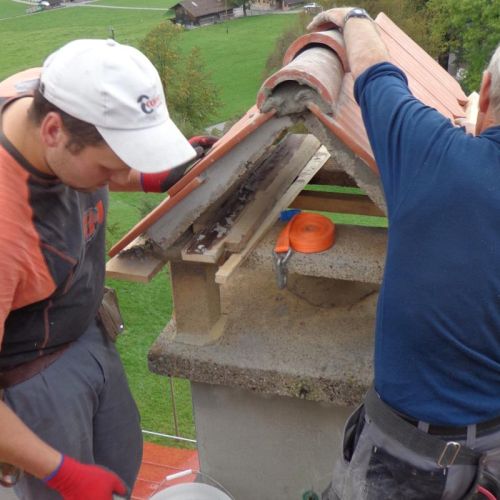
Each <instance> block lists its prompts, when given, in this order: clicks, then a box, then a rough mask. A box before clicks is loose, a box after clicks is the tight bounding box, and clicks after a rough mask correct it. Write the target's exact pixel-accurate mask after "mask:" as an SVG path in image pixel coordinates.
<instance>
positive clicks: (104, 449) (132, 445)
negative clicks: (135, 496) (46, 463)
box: [4, 323, 142, 500]
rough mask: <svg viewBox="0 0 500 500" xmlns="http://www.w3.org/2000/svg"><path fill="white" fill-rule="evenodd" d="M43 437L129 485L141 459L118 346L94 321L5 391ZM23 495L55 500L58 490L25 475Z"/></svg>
mask: <svg viewBox="0 0 500 500" xmlns="http://www.w3.org/2000/svg"><path fill="white" fill-rule="evenodd" d="M4 400H5V402H6V404H7V405H8V406H10V408H12V410H13V411H14V412H15V413H16V414H17V415H18V416H19V418H20V419H21V420H23V422H24V423H25V424H26V425H27V426H28V427H29V428H30V429H31V430H32V431H33V432H34V433H35V434H36V435H37V436H39V437H40V438H41V439H43V440H44V441H46V442H47V443H49V444H50V445H51V446H53V447H54V448H56V449H57V450H59V451H60V452H61V453H64V454H66V455H69V456H71V457H73V458H75V459H77V460H79V461H81V462H84V463H87V464H94V463H95V464H98V465H102V466H104V467H107V468H108V469H110V470H112V471H113V472H115V473H116V474H118V476H120V478H121V479H122V480H123V481H124V482H125V484H126V485H127V486H128V488H129V489H130V490H131V489H132V487H133V485H134V482H135V479H136V477H137V474H138V471H139V467H140V464H141V459H142V434H141V428H140V419H139V414H138V411H137V407H136V405H135V402H134V400H133V399H132V395H131V394H130V390H129V387H128V384H127V379H126V377H125V373H124V371H123V366H122V363H121V360H120V358H119V355H118V353H117V351H116V348H115V345H114V344H113V343H112V342H110V341H109V340H108V339H107V338H106V337H105V336H104V334H103V333H102V332H101V330H100V328H99V327H98V326H97V325H96V324H95V323H94V324H93V325H92V326H91V327H90V328H89V329H88V330H87V331H86V332H85V334H84V335H82V337H80V338H79V339H78V340H77V341H76V342H74V343H73V344H72V345H71V346H70V347H69V348H68V349H67V350H66V351H65V352H64V353H63V354H62V355H61V357H59V358H58V359H57V360H56V361H55V362H54V363H52V364H51V365H50V366H49V367H47V368H46V369H45V370H43V371H42V372H40V373H39V374H38V375H35V376H34V377H32V378H31V379H29V380H26V381H25V382H22V383H20V384H17V385H15V386H13V387H11V388H9V389H6V390H5V392H4ZM15 492H16V494H17V495H18V497H19V498H22V499H23V500H55V499H59V498H61V497H60V495H59V494H58V493H56V492H55V491H54V490H52V489H50V488H48V487H47V486H45V484H44V483H43V482H42V481H40V480H38V479H36V478H35V477H33V476H31V475H29V474H22V475H21V478H20V480H19V482H18V484H17V486H16V487H15Z"/></svg>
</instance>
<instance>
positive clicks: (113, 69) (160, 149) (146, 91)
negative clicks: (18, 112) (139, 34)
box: [40, 40, 196, 173]
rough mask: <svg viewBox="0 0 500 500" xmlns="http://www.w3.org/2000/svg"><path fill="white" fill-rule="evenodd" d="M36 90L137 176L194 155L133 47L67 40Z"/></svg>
mask: <svg viewBox="0 0 500 500" xmlns="http://www.w3.org/2000/svg"><path fill="white" fill-rule="evenodd" d="M40 92H41V93H42V95H43V96H44V97H45V98H46V99H47V100H48V101H49V102H51V103H52V104H54V105H55V106H57V107H58V108H59V109H61V110H62V111H64V112H66V113H68V114H69V115H71V116H73V117H74V118H78V119H79V120H83V121H85V122H87V123H90V124H92V125H94V126H95V127H96V128H97V130H98V131H99V132H100V134H101V135H102V137H103V138H104V140H105V141H106V143H107V144H108V145H109V147H110V148H111V149H112V150H113V151H114V153H115V154H116V155H117V156H118V157H119V158H120V159H121V160H123V161H124V162H125V163H126V164H127V165H128V166H130V167H132V168H134V169H136V170H139V171H140V172H146V173H153V172H161V171H164V170H169V169H171V168H174V167H177V166H179V165H182V164H184V163H187V162H189V161H190V160H192V159H193V158H194V157H195V155H196V152H195V150H194V149H193V147H192V146H191V145H190V144H189V142H188V141H187V139H186V138H185V137H184V135H183V134H182V133H181V132H180V130H179V129H178V128H177V126H176V125H175V123H174V122H173V121H172V120H171V119H170V116H169V114H168V110H167V104H166V100H165V94H164V92H163V87H162V84H161V81H160V77H159V75H158V72H157V71H156V69H155V67H154V66H153V64H152V63H151V62H150V61H149V59H148V58H147V57H146V56H145V55H144V54H142V53H141V52H139V51H138V50H137V49H135V48H133V47H129V46H127V45H121V44H119V43H117V42H116V41H114V40H75V41H73V42H70V43H68V44H66V45H64V46H63V47H61V48H60V49H59V50H56V51H55V52H54V53H52V54H51V55H50V56H49V57H48V58H47V59H46V61H45V63H44V65H43V68H42V73H41V76H40Z"/></svg>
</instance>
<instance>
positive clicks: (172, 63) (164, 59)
mask: <svg viewBox="0 0 500 500" xmlns="http://www.w3.org/2000/svg"><path fill="white" fill-rule="evenodd" d="M181 30H182V28H181V27H180V26H177V25H175V24H172V23H171V22H167V21H162V22H161V23H160V24H159V25H158V26H156V27H154V28H153V29H152V30H151V31H150V32H149V33H148V34H147V35H146V37H145V38H144V39H143V40H142V42H141V45H140V48H141V50H142V52H144V54H146V55H147V56H148V58H149V60H150V61H151V62H152V63H153V64H154V66H155V68H156V69H157V70H158V73H159V74H160V79H161V83H162V85H163V88H164V89H165V91H166V89H167V84H168V83H170V82H171V81H172V79H173V76H174V74H175V68H176V66H177V65H178V63H179V59H180V57H179V45H178V40H179V35H180V32H181ZM165 93H166V92H165Z"/></svg>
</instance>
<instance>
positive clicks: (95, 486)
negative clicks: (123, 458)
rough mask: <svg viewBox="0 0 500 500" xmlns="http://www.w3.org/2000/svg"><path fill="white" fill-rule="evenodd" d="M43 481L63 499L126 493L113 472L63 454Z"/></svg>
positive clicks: (99, 499) (96, 499) (103, 499)
mask: <svg viewBox="0 0 500 500" xmlns="http://www.w3.org/2000/svg"><path fill="white" fill-rule="evenodd" d="M43 481H44V482H45V484H46V485H47V486H50V487H51V488H53V489H54V490H57V491H58V492H59V493H60V494H61V495H62V497H63V499H64V500H89V499H90V498H91V499H92V500H111V499H112V496H113V493H116V494H118V495H121V496H125V495H126V494H127V487H126V486H125V484H124V483H123V482H122V481H121V480H120V479H119V477H118V476H117V475H116V474H114V473H113V472H110V471H108V470H106V469H104V468H102V467H99V466H97V465H86V464H82V463H80V462H77V461H76V460H73V459H72V458H70V457H68V456H65V455H63V456H62V458H61V463H60V464H59V466H58V467H57V469H56V470H55V471H54V472H53V473H52V474H50V475H49V476H47V477H46V478H45V479H44V480H43Z"/></svg>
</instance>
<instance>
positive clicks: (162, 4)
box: [92, 0, 178, 10]
mask: <svg viewBox="0 0 500 500" xmlns="http://www.w3.org/2000/svg"><path fill="white" fill-rule="evenodd" d="M92 3H93V4H95V5H111V6H113V7H142V8H148V7H153V8H155V9H165V10H168V9H170V7H172V5H175V4H176V3H178V2H177V1H176V0H95V2H92Z"/></svg>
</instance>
